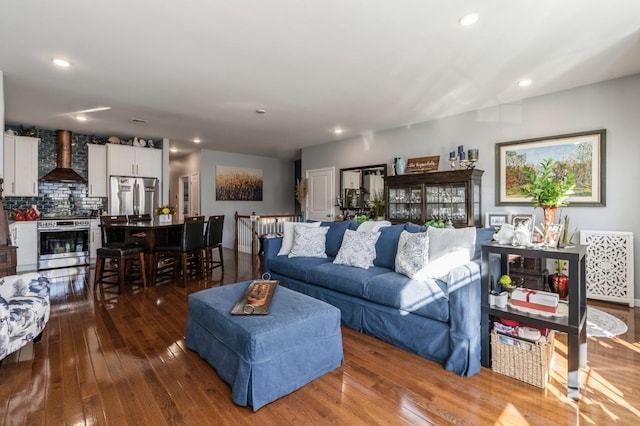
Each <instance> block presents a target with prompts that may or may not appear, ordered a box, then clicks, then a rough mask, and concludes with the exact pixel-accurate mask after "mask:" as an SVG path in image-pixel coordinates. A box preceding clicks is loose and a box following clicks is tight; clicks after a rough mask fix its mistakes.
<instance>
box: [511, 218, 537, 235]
mask: <svg viewBox="0 0 640 426" xmlns="http://www.w3.org/2000/svg"><path fill="white" fill-rule="evenodd" d="M535 222H536V217H535V216H534V215H532V214H514V215H513V216H511V224H512V225H513V228H514V229H518V227H522V226H524V227H526V228H527V231H529V232H531V233H533V229H534V227H535V224H536V223H535Z"/></svg>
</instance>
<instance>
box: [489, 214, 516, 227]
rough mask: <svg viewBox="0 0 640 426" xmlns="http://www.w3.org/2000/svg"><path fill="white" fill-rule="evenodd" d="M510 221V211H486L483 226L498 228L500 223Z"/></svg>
mask: <svg viewBox="0 0 640 426" xmlns="http://www.w3.org/2000/svg"><path fill="white" fill-rule="evenodd" d="M510 221H511V213H509V212H498V213H487V214H486V215H485V220H484V227H485V228H500V227H501V226H502V225H504V224H506V223H509V222H510Z"/></svg>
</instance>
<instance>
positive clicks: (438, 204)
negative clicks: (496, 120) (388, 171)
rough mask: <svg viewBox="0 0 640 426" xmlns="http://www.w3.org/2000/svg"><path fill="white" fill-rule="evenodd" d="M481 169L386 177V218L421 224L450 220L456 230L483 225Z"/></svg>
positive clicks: (396, 221) (393, 221) (399, 221)
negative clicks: (430, 221)
mask: <svg viewBox="0 0 640 426" xmlns="http://www.w3.org/2000/svg"><path fill="white" fill-rule="evenodd" d="M483 173H484V171H483V170H478V169H467V170H449V171H441V172H427V173H411V174H405V175H396V176H387V177H385V178H384V183H385V200H386V207H387V215H386V218H387V220H389V221H390V222H392V223H404V222H407V221H409V222H414V223H416V224H419V225H422V224H424V223H425V222H426V221H428V220H431V219H444V220H449V219H450V220H451V221H452V223H453V226H455V227H465V226H476V227H480V226H482V213H481V211H480V206H481V203H480V193H481V185H482V174H483Z"/></svg>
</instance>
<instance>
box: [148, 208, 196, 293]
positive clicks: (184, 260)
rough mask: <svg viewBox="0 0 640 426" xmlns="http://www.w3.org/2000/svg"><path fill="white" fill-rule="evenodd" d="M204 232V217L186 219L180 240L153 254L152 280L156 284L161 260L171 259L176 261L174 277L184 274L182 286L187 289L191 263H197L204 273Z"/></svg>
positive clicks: (160, 248) (158, 249)
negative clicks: (179, 273)
mask: <svg viewBox="0 0 640 426" xmlns="http://www.w3.org/2000/svg"><path fill="white" fill-rule="evenodd" d="M203 231H204V216H193V217H187V218H185V219H184V224H183V225H182V230H181V233H180V240H179V241H178V242H177V243H176V244H173V245H166V246H158V247H156V250H155V251H154V253H153V268H152V271H153V272H152V277H151V279H152V280H153V281H154V282H155V277H156V274H157V271H158V263H159V262H160V260H165V259H167V258H171V259H173V261H174V268H173V270H174V275H176V273H177V272H178V271H180V272H181V274H182V285H183V286H184V287H185V288H186V287H187V271H188V265H189V263H194V262H195V263H196V264H197V268H198V269H199V270H200V271H201V272H202V273H204V261H203V256H202V251H203V250H202V249H203V247H204V245H203V243H204V241H203V236H202V234H203Z"/></svg>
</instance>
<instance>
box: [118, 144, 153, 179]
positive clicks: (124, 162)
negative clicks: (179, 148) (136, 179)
mask: <svg viewBox="0 0 640 426" xmlns="http://www.w3.org/2000/svg"><path fill="white" fill-rule="evenodd" d="M107 175H108V176H140V177H155V178H158V179H160V178H161V177H162V150H159V149H155V148H142V147H137V146H128V145H118V144H108V145H107Z"/></svg>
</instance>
